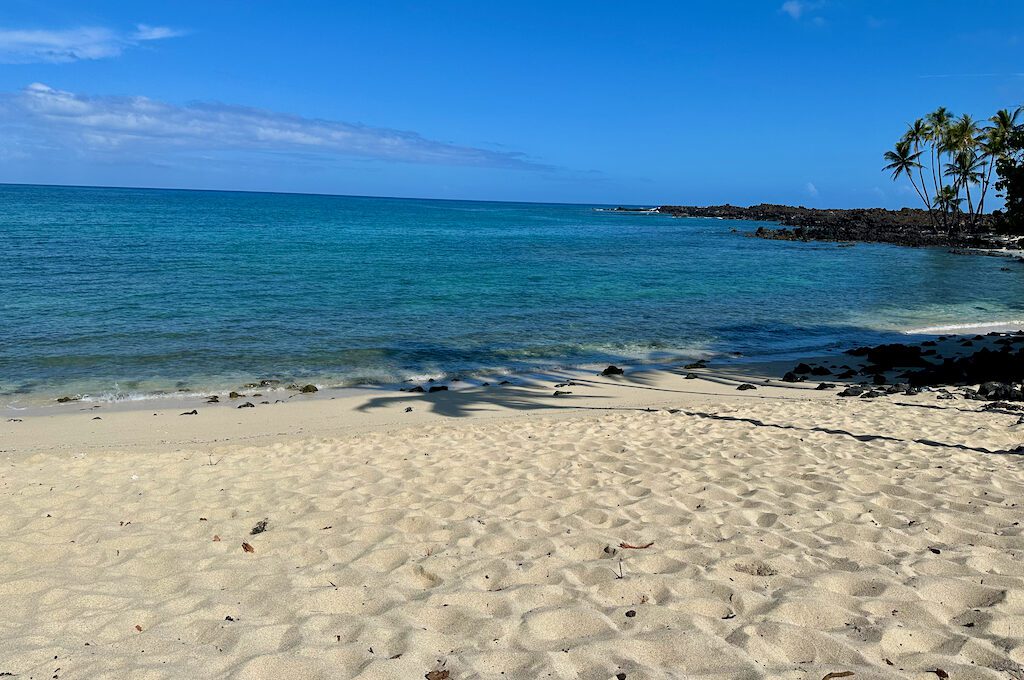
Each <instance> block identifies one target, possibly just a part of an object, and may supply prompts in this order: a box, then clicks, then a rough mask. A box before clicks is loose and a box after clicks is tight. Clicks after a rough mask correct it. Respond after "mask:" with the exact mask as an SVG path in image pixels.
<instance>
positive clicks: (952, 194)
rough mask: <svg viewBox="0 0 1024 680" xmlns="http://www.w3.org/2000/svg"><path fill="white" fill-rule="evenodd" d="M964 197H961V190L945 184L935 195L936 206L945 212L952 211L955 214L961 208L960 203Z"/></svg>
mask: <svg viewBox="0 0 1024 680" xmlns="http://www.w3.org/2000/svg"><path fill="white" fill-rule="evenodd" d="M963 202H964V199H962V198H960V194H959V192H957V190H956V189H954V188H953V187H949V186H944V187H942V189H940V190H939V193H938V194H936V196H935V207H936V208H938V209H939V210H942V211H943V212H950V213H953V214H954V215H955V214H956V213H957V212H958V211H959V210H960V204H961V203H963Z"/></svg>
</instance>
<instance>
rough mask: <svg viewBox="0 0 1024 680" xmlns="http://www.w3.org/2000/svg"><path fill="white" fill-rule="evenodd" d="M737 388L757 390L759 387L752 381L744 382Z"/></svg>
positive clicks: (743, 390) (742, 390)
mask: <svg viewBox="0 0 1024 680" xmlns="http://www.w3.org/2000/svg"><path fill="white" fill-rule="evenodd" d="M736 389H738V390H740V391H741V392H745V391H746V390H756V389H757V388H756V387H754V386H753V385H751V384H750V383H743V384H742V385H740V386H739V387H737V388H736Z"/></svg>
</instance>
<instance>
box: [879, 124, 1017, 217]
mask: <svg viewBox="0 0 1024 680" xmlns="http://www.w3.org/2000/svg"><path fill="white" fill-rule="evenodd" d="M1022 111H1024V107H1018V108H1016V109H1013V110H1011V109H1001V110H999V111H997V112H996V113H995V115H993V116H991V117H990V118H988V119H987V121H985V122H984V123H982V122H979V121H978V120H976V119H975V118H973V117H971V116H970V115H969V114H963V115H961V116H956V115H954V114H953V113H951V112H950V111H949V110H947V109H946V108H944V107H940V108H938V109H936V110H935V111H933V112H931V113H929V114H927V115H926V116H924V117H923V118H918V119H917V120H915V121H914V122H913V123H910V125H908V126H907V130H906V132H904V133H903V136H902V137H901V138H900V139H899V141H897V142H896V144H895V146H894V148H893V149H892V150H890V151H886V152H885V155H884V158H885V161H886V165H885V167H884V168H883V170H885V171H889V172H891V173H892V179H893V181H896V180H899V179H900V178H901V177H906V178H907V179H908V180H910V184H911V185H912V186H913V188H914V191H915V192H916V193H917V195H918V197H919V198H920V199H921V201H922V202H923V204H924V207H925V210H927V211H928V215H929V218H930V219H931V222H932V225H933V226H934V227H935V229H936V230H937V231H940V232H943V233H946V234H953V233H957V232H963V231H977V230H978V229H979V228H980V227H982V226H983V223H985V224H984V226H989V227H991V228H994V229H996V230H998V231H1000V232H1004V233H1007V234H1015V235H1019V234H1024V125H1022V124H1021V118H1022ZM990 192H991V193H995V194H996V195H998V196H1000V197H1002V198H1003V199H1004V202H1005V208H1004V209H1003V210H997V211H994V212H993V213H992V216H991V218H989V217H986V216H985V201H986V199H987V198H988V197H989V195H990Z"/></svg>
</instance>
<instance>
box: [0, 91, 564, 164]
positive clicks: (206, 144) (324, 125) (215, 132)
mask: <svg viewBox="0 0 1024 680" xmlns="http://www.w3.org/2000/svg"><path fill="white" fill-rule="evenodd" d="M0 128H3V129H4V130H5V135H4V137H5V138H6V141H8V142H9V143H11V144H12V145H17V146H18V148H19V150H20V151H21V152H22V153H26V152H28V153H31V151H32V149H38V150H43V149H52V148H53V147H55V146H56V147H65V148H70V149H72V150H74V151H76V152H80V153H86V152H94V153H97V154H106V155H109V154H120V153H125V154H139V153H142V154H154V153H162V152H164V153H165V152H174V151H214V150H233V151H239V150H240V151H251V152H278V153H301V154H309V153H315V154H321V155H325V156H351V157H358V158H364V159H373V160H382V161H395V162H405V163H427V164H439V165H464V166H466V165H468V166H479V167H491V168H505V169H517V170H551V169H552V168H551V167H550V166H547V165H543V164H541V163H537V162H534V161H532V160H530V159H528V158H527V157H526V156H525V155H524V154H522V153H517V152H505V151H493V150H489V149H483V148H477V147H472V146H463V145H459V144H454V143H449V142H441V141H435V140H431V139H427V138H425V137H423V136H422V135H420V134H418V133H416V132H410V131H405V130H395V129H391V128H382V127H372V126H369V125H363V124H360V123H348V122H343V121H332V120H322V119H315V118H305V117H303V116H298V115H294V114H289V113H281V112H276V111H270V110H266V109H258V108H251V107H245V106H234V105H228V104H221V103H205V102H199V103H190V104H186V105H176V104H170V103H166V102H161V101H158V100H154V99H150V98H148V97H142V96H135V97H123V96H89V95H82V94H76V93H72V92H66V91H63V90H58V89H55V88H52V87H50V86H48V85H44V84H42V83H33V84H31V85H29V86H28V87H26V88H24V89H23V90H21V91H19V92H14V93H7V94H2V95H0ZM3 143H4V142H3V141H0V145H2V144H3ZM0 152H2V148H0Z"/></svg>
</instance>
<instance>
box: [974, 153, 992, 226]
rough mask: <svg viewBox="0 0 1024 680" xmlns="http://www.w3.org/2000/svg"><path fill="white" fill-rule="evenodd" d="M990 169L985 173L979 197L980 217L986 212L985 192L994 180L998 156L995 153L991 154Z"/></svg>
mask: <svg viewBox="0 0 1024 680" xmlns="http://www.w3.org/2000/svg"><path fill="white" fill-rule="evenodd" d="M988 158H989V161H988V171H987V174H986V175H985V179H984V181H983V183H982V185H981V198H979V199H978V216H979V217H980V216H981V215H982V214H983V213H984V212H985V194H986V193H987V192H988V187H989V184H991V182H992V168H994V167H995V164H996V157H995V155H994V154H992V155H989V157H988Z"/></svg>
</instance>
